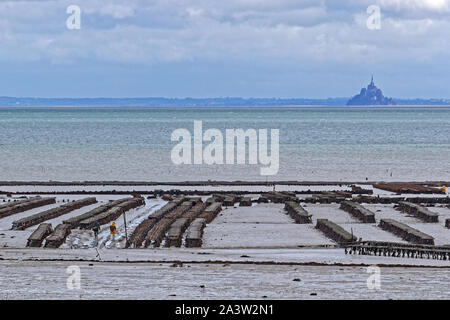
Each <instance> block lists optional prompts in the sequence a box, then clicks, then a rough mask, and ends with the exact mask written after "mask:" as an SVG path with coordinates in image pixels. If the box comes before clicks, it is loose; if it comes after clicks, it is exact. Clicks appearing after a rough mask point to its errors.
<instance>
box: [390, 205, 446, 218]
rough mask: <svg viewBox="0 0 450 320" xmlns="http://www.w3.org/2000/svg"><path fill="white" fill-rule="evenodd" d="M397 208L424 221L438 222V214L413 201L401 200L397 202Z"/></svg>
mask: <svg viewBox="0 0 450 320" xmlns="http://www.w3.org/2000/svg"><path fill="white" fill-rule="evenodd" d="M398 209H399V210H400V211H402V212H405V213H408V214H410V215H413V216H415V217H416V218H419V219H420V220H422V221H424V222H439V214H437V213H435V212H431V211H430V210H428V209H427V208H425V207H422V206H420V205H418V204H415V203H411V202H406V201H401V202H399V203H398Z"/></svg>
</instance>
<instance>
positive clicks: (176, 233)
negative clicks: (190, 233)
mask: <svg viewBox="0 0 450 320" xmlns="http://www.w3.org/2000/svg"><path fill="white" fill-rule="evenodd" d="M205 207H206V205H205V204H204V203H203V202H201V200H200V201H199V202H197V204H196V205H195V206H193V207H192V208H191V209H189V210H188V211H187V212H185V213H184V214H183V215H182V216H181V218H178V219H176V220H175V222H174V223H173V224H172V225H171V226H170V228H169V232H168V235H167V239H166V243H165V244H166V247H181V243H182V237H183V233H184V231H186V229H187V227H188V226H189V225H190V224H191V222H192V221H194V219H195V218H197V217H198V216H199V215H200V214H201V213H202V212H203V210H205Z"/></svg>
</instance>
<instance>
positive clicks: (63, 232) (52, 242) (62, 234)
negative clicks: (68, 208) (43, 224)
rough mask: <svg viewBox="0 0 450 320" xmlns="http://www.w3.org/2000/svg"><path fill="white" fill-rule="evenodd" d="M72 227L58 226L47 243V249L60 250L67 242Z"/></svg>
mask: <svg viewBox="0 0 450 320" xmlns="http://www.w3.org/2000/svg"><path fill="white" fill-rule="evenodd" d="M71 229H72V227H71V226H70V225H69V224H65V223H62V224H59V225H57V226H56V228H55V230H54V231H53V233H52V234H51V236H50V237H48V238H47V240H46V241H45V246H44V247H46V248H59V247H60V246H61V245H62V244H63V243H64V241H66V238H67V236H68V235H69V234H70V232H71Z"/></svg>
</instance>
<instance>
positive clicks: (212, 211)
mask: <svg viewBox="0 0 450 320" xmlns="http://www.w3.org/2000/svg"><path fill="white" fill-rule="evenodd" d="M220 211H222V203H220V202H214V203H212V204H210V205H209V206H208V207H206V209H205V210H204V211H203V212H202V213H201V214H200V215H199V216H198V217H199V218H203V219H205V221H206V223H211V222H212V221H213V220H214V219H215V218H216V217H217V215H218V214H219V212H220Z"/></svg>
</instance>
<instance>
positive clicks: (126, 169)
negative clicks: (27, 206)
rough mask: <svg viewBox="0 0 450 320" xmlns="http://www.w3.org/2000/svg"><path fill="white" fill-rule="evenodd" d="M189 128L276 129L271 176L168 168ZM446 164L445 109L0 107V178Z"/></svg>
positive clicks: (381, 174) (352, 175)
mask: <svg viewBox="0 0 450 320" xmlns="http://www.w3.org/2000/svg"><path fill="white" fill-rule="evenodd" d="M194 121H202V124H203V130H204V131H206V130H207V129H210V128H213V129H218V130H220V131H221V132H223V135H224V137H225V132H226V129H243V130H247V129H255V130H257V131H258V130H261V129H267V130H268V132H269V133H270V130H271V129H278V130H279V169H278V172H277V173H276V174H274V175H269V176H266V175H261V170H260V168H261V167H262V165H261V164H249V163H246V164H219V165H217V164H216V165H208V164H205V163H202V164H175V163H174V161H173V158H172V157H171V154H172V149H173V148H174V147H175V145H177V142H174V141H172V140H171V136H172V133H173V131H174V130H176V129H180V128H181V129H186V130H188V131H189V132H190V133H192V134H193V133H194ZM205 145H206V143H205ZM269 150H270V146H269ZM449 159H450V107H436V106H429V107H427V106H425V107H399V106H389V107H320V106H317V107H313V106H311V107H145V108H144V107H140V108H133V107H94V108H88V107H2V108H0V181H49V180H53V181H86V180H90V181H91V180H96V181H112V180H120V181H167V182H170V181H198V180H202V181H206V180H225V181H235V180H241V181H256V180H257V181H274V180H296V181H366V180H369V181H427V180H440V181H442V180H447V181H450V163H449Z"/></svg>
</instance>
